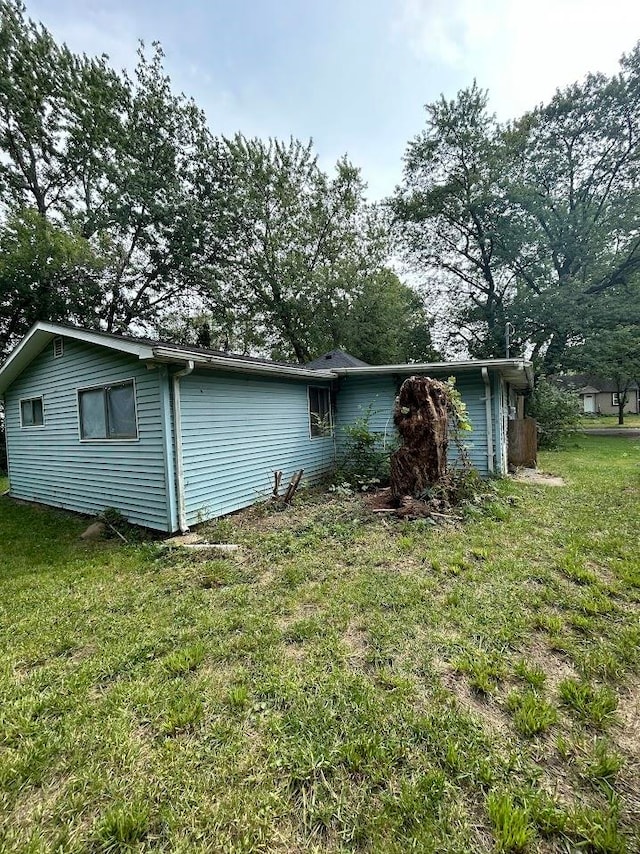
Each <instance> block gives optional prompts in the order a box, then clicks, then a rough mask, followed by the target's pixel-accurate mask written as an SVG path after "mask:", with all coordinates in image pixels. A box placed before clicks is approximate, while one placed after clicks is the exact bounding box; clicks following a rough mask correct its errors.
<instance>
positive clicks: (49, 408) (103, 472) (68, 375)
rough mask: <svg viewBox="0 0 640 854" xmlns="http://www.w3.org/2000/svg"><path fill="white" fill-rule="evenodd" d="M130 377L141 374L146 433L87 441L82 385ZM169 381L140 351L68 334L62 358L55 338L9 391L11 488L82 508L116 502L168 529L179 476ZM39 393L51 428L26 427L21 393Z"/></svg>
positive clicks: (142, 520)
mask: <svg viewBox="0 0 640 854" xmlns="http://www.w3.org/2000/svg"><path fill="white" fill-rule="evenodd" d="M128 379H134V380H135V388H136V404H137V417H138V431H139V438H138V439H136V440H120V441H109V440H98V441H91V442H81V441H80V436H79V426H78V404H77V390H78V388H86V387H89V386H95V385H102V384H108V383H114V382H118V381H122V380H128ZM162 381H163V380H162V373H161V371H159V370H157V369H156V370H148V369H147V367H146V365H144V364H142V363H140V361H139V360H138V359H137V358H135V357H132V356H129V355H125V354H122V353H117V352H114V351H112V350H108V349H106V348H103V347H95V346H91V345H88V344H84V343H82V342H79V341H76V340H74V339H71V338H65V339H64V354H63V356H62V357H61V358H57V359H54V358H53V346H52V344H51V343H50V344H49V345H48V346H47V347H45V349H44V350H43V351H42V353H41V354H40V355H39V356H37V357H36V358H35V359H34V361H33V362H32V363H31V364H30V365H29V367H28V368H27V369H26V370H25V371H24V372H23V373H22V374H21V376H20V377H19V378H18V379H17V380H16V381H15V382H14V383H13V384H12V385H11V386H10V387H9V389H8V390H7V391H6V393H5V412H6V423H7V445H8V451H9V477H10V489H11V494H12V495H14V496H15V497H16V498H22V499H25V500H28V501H38V502H42V503H44V504H51V505H53V506H55V507H63V508H66V509H68V510H76V511H79V512H81V513H90V514H94V513H97V512H100V511H101V510H103V509H104V508H105V507H115V508H116V509H117V510H119V511H120V512H121V513H122V514H123V515H124V516H126V517H127V519H129V520H130V521H131V522H134V523H136V524H139V525H145V526H148V527H150V528H156V529H159V530H168V529H169V528H170V523H169V522H168V513H169V507H170V491H169V490H168V489H167V483H168V482H169V484H170V489H173V482H172V480H168V478H169V474H168V470H167V467H166V465H165V458H166V454H165V442H164V440H163V426H162V418H161V386H162ZM164 382H166V378H165V380H164ZM39 396H42V397H43V400H44V420H45V424H44V427H42V428H27V429H25V428H21V426H20V399H21V398H29V397H39ZM171 477H172V475H171ZM169 518H170V517H169Z"/></svg>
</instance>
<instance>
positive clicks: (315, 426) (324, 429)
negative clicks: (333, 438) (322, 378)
mask: <svg viewBox="0 0 640 854" xmlns="http://www.w3.org/2000/svg"><path fill="white" fill-rule="evenodd" d="M308 391H309V432H310V434H311V438H312V439H315V438H316V437H318V436H330V435H331V433H332V426H333V425H332V423H331V394H330V392H329V389H328V388H321V387H320V386H314V385H310V386H309V388H308Z"/></svg>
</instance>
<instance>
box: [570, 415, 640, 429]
mask: <svg viewBox="0 0 640 854" xmlns="http://www.w3.org/2000/svg"><path fill="white" fill-rule="evenodd" d="M580 426H581V427H585V428H589V427H597V428H598V429H600V428H602V427H619V426H620V425H619V424H618V416H617V415H596V416H591V417H589V416H587V415H583V416H582V417H581V418H580ZM622 426H623V427H635V428H640V415H633V414H629V413H627V412H625V414H624V424H623V425H622Z"/></svg>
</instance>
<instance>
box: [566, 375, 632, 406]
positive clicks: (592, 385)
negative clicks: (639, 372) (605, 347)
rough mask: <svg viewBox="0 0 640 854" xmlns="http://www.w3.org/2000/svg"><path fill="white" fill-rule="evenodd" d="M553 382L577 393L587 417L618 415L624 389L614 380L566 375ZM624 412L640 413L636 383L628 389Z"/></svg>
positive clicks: (592, 376)
mask: <svg viewBox="0 0 640 854" xmlns="http://www.w3.org/2000/svg"><path fill="white" fill-rule="evenodd" d="M553 381H554V382H555V383H556V385H558V386H560V387H561V388H564V389H567V390H569V391H575V393H576V394H577V395H578V397H579V398H580V406H581V408H582V412H583V413H584V414H585V415H618V409H619V399H618V397H619V394H620V391H622V392H624V389H620V390H619V389H618V386H617V384H616V383H615V382H614V381H613V380H608V379H606V378H604V377H599V376H595V375H593V374H566V375H562V376H556V377H554V378H553ZM624 412H625V413H626V414H628V415H635V414H637V413H638V412H640V399H639V389H638V384H637V383H635V382H633V383H631V384H630V385H629V387H628V388H627V402H626V404H625V407H624Z"/></svg>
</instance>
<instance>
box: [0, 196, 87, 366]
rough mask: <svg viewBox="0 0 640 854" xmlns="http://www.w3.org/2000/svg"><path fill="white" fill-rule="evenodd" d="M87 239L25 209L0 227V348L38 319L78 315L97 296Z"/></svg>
mask: <svg viewBox="0 0 640 854" xmlns="http://www.w3.org/2000/svg"><path fill="white" fill-rule="evenodd" d="M101 264H102V262H101V260H100V259H99V258H97V257H96V255H95V254H94V253H93V251H92V250H91V247H90V245H89V242H88V241H87V240H86V239H85V238H83V237H82V236H81V235H79V234H73V233H70V232H69V231H66V230H64V229H62V228H60V227H58V226H57V225H54V224H52V223H50V222H48V221H47V220H46V219H45V217H43V216H42V215H41V214H40V213H39V212H38V211H36V210H33V209H23V210H22V211H21V213H20V214H19V215H13V216H11V217H10V218H9V219H8V220H7V222H5V223H4V225H3V226H2V227H1V228H0V353H2V352H4V351H5V350H6V349H7V348H8V347H9V345H10V344H11V342H12V341H13V340H14V339H15V337H16V336H17V335H18V334H20V333H22V332H24V331H25V330H26V329H28V328H29V327H30V326H31V325H32V324H33V323H35V322H36V321H37V320H53V321H55V320H66V321H70V322H73V321H80V320H83V319H84V318H86V317H89V316H91V314H92V313H93V312H94V310H95V306H96V304H97V303H99V302H100V296H101V295H100V290H99V287H98V285H97V284H96V280H97V279H98V278H99V275H100V271H101Z"/></svg>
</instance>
